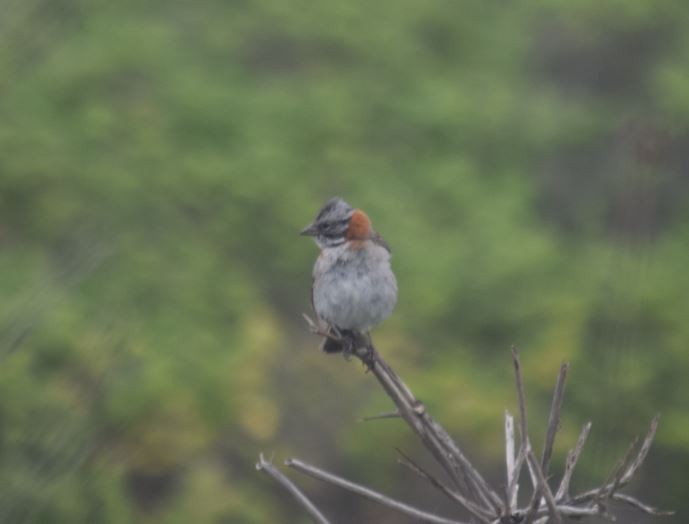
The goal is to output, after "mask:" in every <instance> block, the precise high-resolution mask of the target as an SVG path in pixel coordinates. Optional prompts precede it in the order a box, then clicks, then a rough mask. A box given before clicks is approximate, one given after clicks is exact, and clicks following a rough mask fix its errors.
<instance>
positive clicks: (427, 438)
mask: <svg viewBox="0 0 689 524" xmlns="http://www.w3.org/2000/svg"><path fill="white" fill-rule="evenodd" d="M304 318H305V319H306V321H307V322H308V324H309V326H310V328H311V331H312V332H313V333H315V334H317V335H319V336H322V337H333V333H332V332H330V331H327V330H324V329H322V328H321V327H320V326H318V325H317V324H316V323H314V322H313V321H312V320H311V319H310V318H309V317H307V316H306V315H305V316H304ZM350 342H351V341H350ZM358 342H359V345H362V344H363V347H360V348H358V349H356V350H354V352H353V356H355V357H357V358H359V359H360V360H361V361H362V362H363V363H364V365H366V367H367V368H368V370H370V371H371V373H372V374H373V376H375V378H376V380H378V382H379V383H380V385H381V387H382V388H383V390H384V391H385V393H386V394H387V395H388V396H389V397H390V399H391V400H392V401H393V402H394V404H395V407H396V410H395V411H394V412H390V413H383V414H381V415H377V416H373V417H367V418H364V419H363V420H375V419H380V418H401V419H403V420H404V421H405V422H406V424H407V425H408V426H409V427H410V428H411V430H412V431H413V432H414V433H415V434H416V436H417V437H418V438H419V439H420V440H421V442H422V443H423V445H424V446H425V447H426V449H427V450H428V451H429V452H430V454H431V455H432V456H433V458H434V459H435V461H436V463H437V464H438V465H439V466H440V467H441V468H442V469H443V470H444V471H445V473H446V474H447V477H448V479H449V484H447V483H446V482H445V481H442V480H440V479H438V478H437V477H435V476H433V475H431V474H430V473H429V472H428V471H426V470H424V469H422V468H421V467H420V466H419V465H418V464H417V463H416V462H414V461H413V460H412V459H411V458H409V457H408V456H406V455H405V454H404V453H403V452H401V451H399V450H398V451H399V452H400V455H401V456H402V459H401V460H400V463H402V464H403V465H405V466H407V467H408V468H409V469H411V470H412V471H413V472H414V473H415V474H416V475H418V476H419V477H421V478H422V479H424V480H425V481H427V482H429V483H430V484H431V485H432V486H433V487H435V488H436V489H438V490H439V491H440V492H441V493H442V494H443V495H445V496H446V497H448V498H449V499H450V500H451V501H452V502H453V503H455V504H456V506H457V510H458V512H459V513H460V514H463V515H464V517H465V518H469V522H471V523H476V522H481V523H483V524H531V523H533V524H546V523H553V524H559V523H561V522H563V520H565V519H567V518H576V519H579V520H580V519H583V518H586V517H592V516H596V515H598V516H604V517H607V518H613V519H614V516H613V515H612V514H611V513H610V504H609V503H610V502H619V503H624V504H627V505H629V506H631V507H634V508H636V509H637V510H639V511H642V512H644V513H647V514H650V515H657V516H660V515H672V514H673V513H672V512H669V511H661V510H658V509H656V508H654V507H652V506H650V505H648V504H645V503H643V502H641V501H640V500H638V499H636V498H634V497H632V496H630V495H627V494H624V493H621V492H620V490H621V489H622V488H624V487H625V486H626V485H627V484H629V482H630V481H631V480H632V478H633V477H634V475H635V474H636V472H637V471H638V470H639V468H640V467H641V465H642V464H643V461H644V459H645V458H646V455H647V454H648V451H649V449H650V447H651V444H652V442H653V439H654V437H655V434H656V431H657V429H658V421H659V416H658V415H656V416H655V417H654V418H653V420H652V422H651V426H650V428H649V430H648V433H647V434H646V436H645V438H644V440H643V441H642V443H641V446H640V447H638V446H637V445H636V442H634V443H632V445H631V446H630V447H629V449H628V451H627V453H626V454H625V456H624V457H623V458H622V459H621V460H620V461H619V462H618V464H617V466H616V467H615V468H614V470H613V471H612V473H611V474H610V476H609V477H608V479H606V480H605V481H604V482H603V484H602V485H601V486H598V487H596V488H592V489H590V490H588V491H584V492H582V493H579V494H578V495H574V496H572V495H570V492H569V486H570V482H571V479H572V475H573V473H574V469H575V466H576V464H577V462H578V460H579V458H580V456H581V454H582V451H583V448H584V445H585V444H586V440H587V438H588V435H589V432H590V430H591V423H590V422H587V423H586V424H585V425H584V427H583V428H582V430H581V434H580V436H579V438H578V440H577V443H576V445H575V447H574V449H572V450H571V451H570V452H569V453H568V454H567V459H566V462H565V470H564V473H563V475H562V479H561V480H560V483H559V485H558V488H557V491H554V490H553V489H552V488H551V487H550V485H549V483H548V481H549V478H550V477H549V471H550V463H551V459H552V453H553V447H554V443H555V438H556V435H557V431H558V429H559V426H560V415H561V409H562V402H563V399H564V391H565V382H566V379H567V371H568V369H569V365H568V364H566V363H564V364H562V366H561V367H560V372H559V375H558V378H557V382H556V385H555V390H554V393H553V401H552V404H551V409H550V415H549V417H548V424H547V427H546V438H545V444H544V449H543V452H542V455H541V459H540V460H538V459H537V458H536V454H535V453H534V450H533V449H532V447H531V442H530V440H529V433H528V425H527V417H526V400H525V393H524V383H523V380H522V375H521V363H520V361H519V354H518V352H517V350H516V348H512V361H513V365H514V372H515V382H516V386H517V400H518V405H519V418H518V426H517V427H518V428H519V448H518V451H517V446H516V439H515V421H514V418H513V417H512V415H511V414H510V413H508V412H505V465H506V486H505V489H504V493H502V495H498V492H497V491H496V490H494V489H493V488H492V487H491V486H490V485H489V484H488V482H486V480H485V479H484V477H483V476H482V475H481V474H480V473H479V471H478V470H477V469H476V467H474V465H473V464H472V463H471V462H470V461H469V459H468V458H467V457H466V455H465V454H464V453H463V452H462V451H461V449H460V448H459V446H458V445H457V443H456V442H455V441H454V440H453V439H452V437H450V435H449V434H448V433H447V431H446V430H445V429H444V428H443V427H442V426H440V424H438V423H437V422H436V421H435V420H434V419H433V418H432V417H431V416H430V415H429V414H428V413H427V411H426V408H425V406H424V405H423V404H422V403H421V402H419V401H418V400H417V399H416V397H414V395H413V393H412V392H411V390H410V389H409V388H408V387H407V385H406V384H405V383H404V382H403V381H402V379H401V378H400V377H399V376H398V375H397V374H396V373H395V372H394V370H393V369H392V368H391V367H390V366H389V365H388V364H387V362H385V361H384V360H383V359H382V357H381V356H380V354H379V353H378V352H377V351H376V349H375V347H374V346H373V343H372V342H371V341H370V339H368V340H367V341H366V342H365V343H363V342H362V341H358ZM637 447H638V450H637ZM515 452H516V455H515ZM285 464H286V465H287V466H289V467H291V468H293V469H295V470H296V471H299V472H301V473H304V474H306V475H309V476H311V477H313V478H316V479H319V480H321V481H324V482H327V483H329V484H333V485H335V486H338V487H340V488H343V489H346V490H348V491H351V492H354V493H357V494H359V495H361V496H363V497H365V498H368V499H370V500H373V501H376V502H378V503H380V504H383V505H385V506H387V507H389V508H391V509H394V510H396V511H398V512H400V513H404V514H407V515H410V516H413V517H416V518H418V519H420V520H421V521H423V522H432V523H438V524H466V523H465V522H464V521H461V520H456V519H455V518H446V517H442V516H439V515H435V514H433V513H430V512H428V511H424V510H421V509H419V508H415V507H413V506H411V505H409V504H406V503H404V502H401V501H398V500H395V499H392V498H390V497H388V496H386V495H383V494H381V493H378V492H377V491H374V490H372V489H370V488H367V487H365V486H362V485H360V484H356V483H354V482H351V481H348V480H345V479H343V478H341V477H338V476H337V475H334V474H332V473H329V472H327V471H324V470H322V469H319V468H317V467H315V466H312V465H310V464H307V463H305V462H302V461H300V460H298V459H288V460H287V461H285ZM524 465H526V467H527V470H528V472H529V478H530V480H531V495H530V496H529V497H528V502H527V503H526V505H525V506H524V507H518V499H519V487H520V486H519V479H520V477H521V473H522V470H523V469H524ZM256 467H257V469H261V470H264V471H266V472H267V473H268V474H269V475H270V476H271V477H272V478H273V479H275V480H276V481H277V482H279V483H280V484H281V485H282V486H283V487H285V489H287V490H288V491H289V492H290V493H291V494H292V495H293V496H294V497H295V499H296V500H297V501H298V502H299V503H300V504H301V505H302V506H303V507H304V509H305V510H306V511H307V512H308V513H309V515H310V516H311V517H312V519H313V520H314V521H315V522H317V523H319V524H322V523H327V522H328V521H327V520H325V517H323V515H322V514H321V513H320V511H319V510H318V509H317V508H316V507H315V506H314V505H313V504H312V503H311V501H310V500H309V499H308V498H307V497H306V496H305V495H304V494H303V493H301V491H299V489H298V488H297V487H296V486H295V485H294V484H293V483H292V482H291V481H290V480H289V479H288V478H287V477H285V476H284V475H282V474H281V473H280V472H279V471H278V470H277V469H276V468H275V467H274V466H273V465H272V464H271V463H270V462H267V461H265V460H264V459H263V456H262V455H261V456H260V460H259V463H258V464H257V465H256Z"/></svg>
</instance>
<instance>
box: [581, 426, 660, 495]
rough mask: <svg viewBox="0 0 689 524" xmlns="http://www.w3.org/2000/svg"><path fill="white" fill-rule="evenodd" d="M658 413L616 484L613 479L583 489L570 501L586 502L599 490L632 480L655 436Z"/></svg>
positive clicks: (618, 486)
mask: <svg viewBox="0 0 689 524" xmlns="http://www.w3.org/2000/svg"><path fill="white" fill-rule="evenodd" d="M659 418H660V415H656V416H655V417H653V420H652V421H651V427H650V428H649V430H648V433H647V434H646V437H644V441H643V443H642V444H641V449H639V453H638V455H637V456H636V458H635V459H634V461H632V463H631V465H630V466H629V467H628V468H627V470H626V472H625V473H624V475H622V477H621V478H620V479H619V481H618V482H617V486H615V485H614V484H615V483H614V481H613V482H606V483H605V484H603V486H602V487H600V488H597V489H591V490H588V491H585V492H584V493H580V494H579V495H577V496H576V497H574V498H573V499H572V502H574V503H583V502H588V501H591V500H594V499H596V498H597V497H598V495H599V493H600V492H601V490H603V489H604V490H606V492H609V491H610V490H612V489H613V487H615V489H616V490H617V489H619V488H621V487H624V486H626V485H627V484H629V482H630V481H631V480H632V478H633V477H634V474H635V473H636V472H637V470H638V469H639V468H640V467H641V465H642V464H643V462H644V459H645V458H646V455H647V454H648V450H649V449H650V447H651V444H652V443H653V439H654V437H655V434H656V431H657V430H658V422H659Z"/></svg>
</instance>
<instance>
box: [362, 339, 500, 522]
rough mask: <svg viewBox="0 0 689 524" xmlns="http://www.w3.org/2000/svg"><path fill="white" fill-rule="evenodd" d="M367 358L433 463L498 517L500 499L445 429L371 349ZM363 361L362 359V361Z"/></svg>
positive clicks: (475, 500) (379, 380)
mask: <svg viewBox="0 0 689 524" xmlns="http://www.w3.org/2000/svg"><path fill="white" fill-rule="evenodd" d="M368 349H369V351H370V355H369V356H368V357H365V358H368V359H369V361H370V362H372V363H373V364H372V366H371V370H372V372H373V374H374V376H375V377H376V379H378V382H380V384H381V386H383V389H385V391H386V392H387V394H388V396H389V397H390V398H391V399H392V400H393V402H394V403H395V405H396V406H397V410H398V411H399V413H400V415H401V416H402V418H403V419H404V420H405V421H406V422H407V424H408V425H409V426H410V427H411V428H412V430H413V431H414V432H415V433H416V435H417V436H418V437H419V438H420V439H421V441H422V442H423V444H424V445H425V446H426V448H427V449H428V450H429V451H430V452H431V454H432V455H433V457H434V458H435V459H436V461H437V462H438V463H439V464H440V465H441V466H442V467H443V469H444V470H445V471H446V472H447V474H448V475H449V476H450V478H451V479H452V480H453V481H454V483H455V485H456V486H457V487H458V488H459V490H460V491H462V492H464V493H465V495H466V497H467V498H472V499H474V502H475V503H477V504H478V505H479V506H481V507H483V508H484V509H485V510H486V511H488V512H493V513H495V514H497V513H498V512H499V508H500V506H501V505H502V501H501V500H500V497H498V495H497V493H495V492H494V491H493V490H492V489H491V488H490V487H489V486H488V483H487V482H486V481H485V480H484V479H483V477H482V476H481V474H480V473H479V472H478V471H477V470H476V468H475V467H474V466H473V465H472V464H471V463H470V462H469V460H468V459H467V458H466V457H465V456H464V454H463V453H462V452H461V451H460V449H459V447H458V446H457V444H456V443H455V442H454V440H452V438H451V437H450V435H449V434H448V433H447V431H445V429H444V428H443V427H442V426H440V424H438V423H437V422H436V421H435V420H433V418H431V416H430V415H429V414H428V413H427V412H426V410H425V408H424V406H423V404H421V403H420V402H419V401H418V400H416V398H415V397H414V395H413V394H412V393H411V391H410V390H409V388H408V387H407V386H406V385H405V384H404V382H402V380H401V379H400V378H399V376H398V375H397V374H396V373H395V372H394V371H393V370H392V368H390V366H389V365H388V364H387V363H386V362H385V361H384V360H383V359H382V358H381V356H380V355H379V354H378V352H377V351H376V350H375V348H374V347H373V346H372V345H371V346H370V347H369V348H368ZM362 360H363V358H362Z"/></svg>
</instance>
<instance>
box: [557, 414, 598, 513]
mask: <svg viewBox="0 0 689 524" xmlns="http://www.w3.org/2000/svg"><path fill="white" fill-rule="evenodd" d="M590 431H591V422H587V423H586V424H584V427H583V428H581V433H580V434H579V439H578V440H577V444H576V446H575V447H574V449H573V450H570V452H569V453H567V462H566V463H565V472H564V474H563V475H562V481H561V482H560V487H559V488H558V489H557V494H556V495H555V499H556V500H562V499H563V498H565V497H568V496H569V483H570V482H571V481H572V474H573V473H574V468H575V467H576V465H577V462H578V461H579V457H580V456H581V451H582V450H583V449H584V444H586V439H587V438H588V436H589V432H590Z"/></svg>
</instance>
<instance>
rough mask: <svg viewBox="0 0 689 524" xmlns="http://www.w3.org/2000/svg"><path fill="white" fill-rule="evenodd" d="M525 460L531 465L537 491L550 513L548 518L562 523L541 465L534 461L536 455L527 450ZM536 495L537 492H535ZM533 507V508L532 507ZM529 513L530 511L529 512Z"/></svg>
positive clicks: (557, 523) (527, 520)
mask: <svg viewBox="0 0 689 524" xmlns="http://www.w3.org/2000/svg"><path fill="white" fill-rule="evenodd" d="M526 460H527V461H529V463H530V464H531V467H532V468H533V470H534V472H535V473H536V479H537V480H538V489H539V491H540V492H541V494H543V496H544V497H545V502H546V504H547V506H548V510H549V511H550V517H551V518H552V519H553V521H554V522H555V523H556V524H561V523H562V517H561V516H560V512H559V511H558V508H557V505H556V504H555V498H554V497H553V492H552V491H551V490H550V486H548V481H547V480H546V478H545V475H543V470H542V469H541V465H540V464H539V463H538V460H537V459H536V455H534V453H533V451H532V450H529V451H528V453H527V454H526ZM536 493H538V491H537V492H536ZM538 498H540V497H538V496H537V497H536V500H538ZM532 507H533V506H532ZM530 512H531V511H530ZM529 521H530V520H529V515H528V514H527V516H526V522H529Z"/></svg>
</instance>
